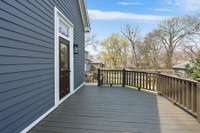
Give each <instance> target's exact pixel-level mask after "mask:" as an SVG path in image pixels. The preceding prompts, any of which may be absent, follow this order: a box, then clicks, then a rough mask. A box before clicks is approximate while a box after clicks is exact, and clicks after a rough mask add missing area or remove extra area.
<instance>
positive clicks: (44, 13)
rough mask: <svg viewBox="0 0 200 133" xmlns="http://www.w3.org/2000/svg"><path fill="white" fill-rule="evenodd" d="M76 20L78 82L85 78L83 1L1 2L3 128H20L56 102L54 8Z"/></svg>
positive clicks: (10, 131) (13, 132)
mask: <svg viewBox="0 0 200 133" xmlns="http://www.w3.org/2000/svg"><path fill="white" fill-rule="evenodd" d="M55 6H56V7H57V8H58V9H59V10H60V11H61V12H62V13H63V14H64V15H65V16H66V17H68V18H69V19H70V20H71V21H72V23H73V24H74V41H75V42H74V43H76V44H78V45H79V47H78V48H79V54H77V55H75V59H74V66H75V75H74V81H75V82H74V86H75V88H76V87H78V86H79V85H80V84H82V83H83V82H84V29H83V24H82V20H81V14H80V9H79V5H78V1H77V0H1V1H0V132H1V133H17V132H20V131H21V130H23V129H24V128H25V127H27V126H28V125H29V124H31V123H32V122H33V121H34V120H36V119H37V118H38V117H40V116H41V115H42V114H44V113H45V112H46V111H47V110H49V109H50V108H51V107H53V105H54V7H55Z"/></svg>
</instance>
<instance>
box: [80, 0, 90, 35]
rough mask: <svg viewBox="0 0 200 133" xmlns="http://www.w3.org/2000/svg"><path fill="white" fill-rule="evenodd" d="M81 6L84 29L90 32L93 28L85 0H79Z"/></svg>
mask: <svg viewBox="0 0 200 133" xmlns="http://www.w3.org/2000/svg"><path fill="white" fill-rule="evenodd" d="M79 6H80V10H81V16H82V20H83V25H84V31H85V32H90V30H91V28H90V22H89V16H88V11H87V8H86V5H85V0H79Z"/></svg>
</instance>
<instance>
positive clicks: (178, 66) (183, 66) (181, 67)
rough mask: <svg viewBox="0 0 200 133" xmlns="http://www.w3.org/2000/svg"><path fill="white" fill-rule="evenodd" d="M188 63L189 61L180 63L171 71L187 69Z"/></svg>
mask: <svg viewBox="0 0 200 133" xmlns="http://www.w3.org/2000/svg"><path fill="white" fill-rule="evenodd" d="M189 63H190V62H189V61H185V62H182V63H180V64H177V65H175V66H173V69H187V68H186V65H188V64H189Z"/></svg>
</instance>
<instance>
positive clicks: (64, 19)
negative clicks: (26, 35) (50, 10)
mask: <svg viewBox="0 0 200 133" xmlns="http://www.w3.org/2000/svg"><path fill="white" fill-rule="evenodd" d="M54 18H55V20H54V23H55V29H54V30H55V31H54V32H55V42H54V43H55V44H54V45H55V46H54V48H55V51H54V52H55V53H54V58H55V60H54V61H55V63H54V67H55V70H54V71H55V73H54V74H55V106H58V105H59V104H60V103H62V102H63V101H64V100H65V99H66V98H67V97H68V96H69V95H70V94H72V93H73V91H74V50H73V49H74V40H73V39H74V25H73V23H72V22H71V21H70V20H69V19H68V18H67V17H66V16H65V15H63V14H62V13H61V12H60V11H59V10H58V9H57V8H56V7H55V8H54ZM59 21H62V22H63V23H64V24H65V25H67V27H69V36H68V37H66V36H64V35H62V34H61V33H59ZM59 37H62V38H64V39H66V40H68V41H69V42H70V46H69V47H70V50H69V51H70V70H71V72H70V94H68V95H67V96H65V97H64V98H62V99H61V100H60V88H59V84H60V82H59V81H60V76H59V74H60V70H59V54H60V53H59Z"/></svg>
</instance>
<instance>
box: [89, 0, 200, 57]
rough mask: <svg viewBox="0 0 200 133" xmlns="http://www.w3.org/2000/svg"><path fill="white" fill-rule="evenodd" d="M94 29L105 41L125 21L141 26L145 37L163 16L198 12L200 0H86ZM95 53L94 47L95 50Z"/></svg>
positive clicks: (99, 38) (99, 39) (119, 28)
mask: <svg viewBox="0 0 200 133" xmlns="http://www.w3.org/2000/svg"><path fill="white" fill-rule="evenodd" d="M86 2H87V9H88V13H89V18H90V24H91V33H92V34H95V35H96V37H97V40H98V41H99V42H101V41H102V40H103V39H105V38H106V37H108V36H109V35H110V34H111V33H113V32H120V31H121V27H122V25H125V24H130V25H133V26H138V27H140V30H141V37H143V36H145V34H147V33H148V32H150V31H151V30H153V29H154V28H155V27H156V26H157V25H158V24H159V22H160V21H161V20H163V19H166V18H168V17H173V16H183V15H195V14H197V12H199V11H200V0H86ZM90 51H91V52H92V53H94V51H92V50H91V48H90Z"/></svg>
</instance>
